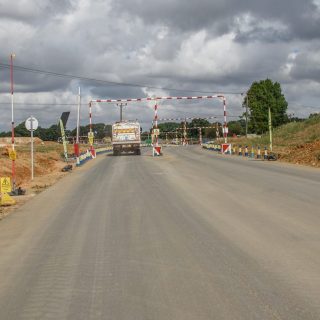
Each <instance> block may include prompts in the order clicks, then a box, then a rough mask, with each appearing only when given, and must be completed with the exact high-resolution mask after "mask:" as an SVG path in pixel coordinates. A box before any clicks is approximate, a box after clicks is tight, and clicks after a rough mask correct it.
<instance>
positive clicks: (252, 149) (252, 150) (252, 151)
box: [251, 145, 254, 159]
mask: <svg viewBox="0 0 320 320" xmlns="http://www.w3.org/2000/svg"><path fill="white" fill-rule="evenodd" d="M251 158H252V159H254V146H253V145H252V146H251Z"/></svg>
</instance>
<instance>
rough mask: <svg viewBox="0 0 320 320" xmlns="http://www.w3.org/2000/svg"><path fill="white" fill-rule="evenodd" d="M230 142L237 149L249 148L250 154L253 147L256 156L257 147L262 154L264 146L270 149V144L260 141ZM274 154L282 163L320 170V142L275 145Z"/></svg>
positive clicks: (236, 140)
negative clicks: (239, 147)
mask: <svg viewBox="0 0 320 320" xmlns="http://www.w3.org/2000/svg"><path fill="white" fill-rule="evenodd" d="M229 142H230V143H232V144H233V145H234V146H236V147H237V148H238V146H240V145H241V146H242V148H243V147H244V146H248V149H249V153H250V152H251V146H252V145H253V146H254V148H255V154H257V146H260V147H261V154H263V150H264V146H267V147H269V146H268V143H259V141H258V139H254V140H252V139H245V138H232V139H229ZM243 151H244V150H243ZM273 153H275V154H276V155H277V157H278V160H279V161H282V162H289V163H293V164H299V165H305V166H312V167H316V168H320V140H317V141H314V142H309V143H301V144H292V145H283V144H282V145H280V144H274V146H273Z"/></svg>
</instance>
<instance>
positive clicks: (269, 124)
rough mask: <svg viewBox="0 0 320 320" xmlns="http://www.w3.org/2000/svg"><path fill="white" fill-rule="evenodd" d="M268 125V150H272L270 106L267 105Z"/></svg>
mask: <svg viewBox="0 0 320 320" xmlns="http://www.w3.org/2000/svg"><path fill="white" fill-rule="evenodd" d="M268 126H269V139H270V151H272V119H271V109H270V107H268Z"/></svg>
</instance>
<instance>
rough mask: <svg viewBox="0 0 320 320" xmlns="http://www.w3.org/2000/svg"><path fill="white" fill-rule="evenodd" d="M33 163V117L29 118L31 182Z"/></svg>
mask: <svg viewBox="0 0 320 320" xmlns="http://www.w3.org/2000/svg"><path fill="white" fill-rule="evenodd" d="M33 168H34V161H33V117H32V116H31V180H33V178H34V169H33Z"/></svg>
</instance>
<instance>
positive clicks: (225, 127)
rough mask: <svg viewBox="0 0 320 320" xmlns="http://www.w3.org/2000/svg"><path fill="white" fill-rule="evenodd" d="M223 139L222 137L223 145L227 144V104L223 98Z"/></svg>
mask: <svg viewBox="0 0 320 320" xmlns="http://www.w3.org/2000/svg"><path fill="white" fill-rule="evenodd" d="M223 118H224V123H223V137H224V143H227V142H228V141H227V140H228V124H227V103H226V98H225V97H223Z"/></svg>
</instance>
